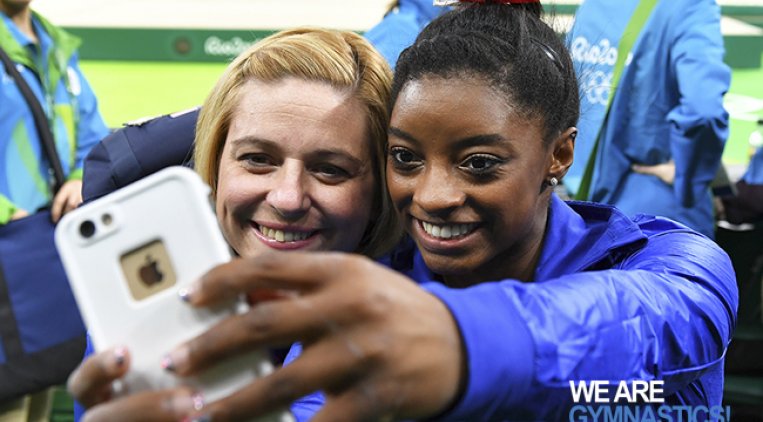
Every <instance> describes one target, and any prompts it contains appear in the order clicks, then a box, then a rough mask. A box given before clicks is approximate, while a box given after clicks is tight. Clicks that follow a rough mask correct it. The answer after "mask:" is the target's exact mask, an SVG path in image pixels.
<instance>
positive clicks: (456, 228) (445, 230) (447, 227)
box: [417, 220, 478, 240]
mask: <svg viewBox="0 0 763 422" xmlns="http://www.w3.org/2000/svg"><path fill="white" fill-rule="evenodd" d="M417 221H418V222H419V224H421V227H422V228H423V229H424V232H426V234H428V235H430V236H432V237H434V238H435V239H442V240H449V239H456V238H460V237H464V236H466V235H469V234H471V233H472V232H473V231H474V230H475V229H476V228H477V226H478V225H477V223H464V224H432V223H427V222H426V221H421V220H417Z"/></svg>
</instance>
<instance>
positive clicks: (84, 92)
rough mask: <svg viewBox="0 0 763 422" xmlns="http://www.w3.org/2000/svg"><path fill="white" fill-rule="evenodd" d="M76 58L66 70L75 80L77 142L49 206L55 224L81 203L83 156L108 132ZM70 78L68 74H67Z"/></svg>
mask: <svg viewBox="0 0 763 422" xmlns="http://www.w3.org/2000/svg"><path fill="white" fill-rule="evenodd" d="M77 62H78V58H77V55H75V56H74V57H73V58H72V59H71V61H70V62H69V69H70V70H71V71H72V72H73V73H74V74H75V75H76V78H77V79H78V81H76V85H77V86H78V88H79V89H78V91H79V92H78V93H75V95H77V110H76V113H77V120H76V122H77V128H76V134H77V139H76V140H72V142H74V143H75V151H74V163H72V167H71V171H70V172H69V174H68V176H67V180H66V183H64V185H63V186H61V189H60V190H59V191H58V193H57V194H56V196H55V198H53V203H52V206H51V217H52V219H53V221H54V222H57V221H58V220H59V219H60V218H61V216H63V215H64V214H65V213H67V212H69V211H71V210H73V209H74V208H76V207H77V206H79V204H80V203H82V166H83V161H84V159H85V156H86V155H87V154H88V153H89V152H90V150H91V149H92V148H93V146H94V145H95V144H97V143H98V142H99V141H100V140H101V139H103V138H104V137H105V136H106V135H108V133H109V129H108V128H107V127H106V124H105V123H104V121H103V117H101V114H100V112H99V111H98V101H97V99H96V97H95V93H94V92H93V90H92V88H91V87H90V84H89V83H88V82H87V79H85V76H84V75H83V74H82V71H81V70H80V68H79V65H78V64H77ZM68 77H71V75H68Z"/></svg>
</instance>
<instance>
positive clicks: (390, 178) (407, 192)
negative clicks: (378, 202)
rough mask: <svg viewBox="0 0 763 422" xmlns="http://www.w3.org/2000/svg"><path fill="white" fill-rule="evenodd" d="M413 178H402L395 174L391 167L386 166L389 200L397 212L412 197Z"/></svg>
mask: <svg viewBox="0 0 763 422" xmlns="http://www.w3.org/2000/svg"><path fill="white" fill-rule="evenodd" d="M413 179H414V178H413V177H410V176H409V177H403V176H401V175H399V174H397V173H395V171H394V169H393V168H392V166H387V190H388V191H389V196H390V199H392V203H393V204H394V205H395V208H397V209H398V210H399V209H400V208H401V207H402V206H403V204H404V203H405V202H407V201H408V200H410V198H411V197H412V196H413V185H414V184H415V183H414V180H413Z"/></svg>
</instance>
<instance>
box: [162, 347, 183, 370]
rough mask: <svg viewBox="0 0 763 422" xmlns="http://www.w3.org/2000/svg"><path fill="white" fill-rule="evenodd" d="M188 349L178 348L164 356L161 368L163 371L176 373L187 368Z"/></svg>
mask: <svg viewBox="0 0 763 422" xmlns="http://www.w3.org/2000/svg"><path fill="white" fill-rule="evenodd" d="M188 355H189V351H188V347H186V346H180V347H178V348H177V349H175V350H173V351H172V352H170V353H168V354H166V355H164V357H163V358H162V361H161V366H162V368H163V369H164V370H165V371H169V372H176V371H177V370H178V369H180V368H184V367H186V366H188V360H189V358H188Z"/></svg>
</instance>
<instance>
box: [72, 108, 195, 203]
mask: <svg viewBox="0 0 763 422" xmlns="http://www.w3.org/2000/svg"><path fill="white" fill-rule="evenodd" d="M198 116H199V110H198V109H195V110H193V111H190V112H187V113H182V114H179V115H178V114H171V115H166V116H162V117H158V118H156V119H152V120H149V121H147V122H145V123H142V124H139V125H128V126H125V127H123V128H121V129H119V130H117V131H115V132H113V133H112V134H110V135H109V136H107V137H106V138H104V139H103V140H102V141H101V142H99V143H98V144H97V145H95V147H93V149H92V150H91V151H90V154H88V156H87V157H86V158H85V163H84V175H83V177H82V197H83V200H84V201H85V202H88V201H92V200H93V199H96V198H99V197H101V196H103V195H106V194H108V193H110V192H113V191H115V190H117V189H119V188H121V187H123V186H126V185H128V184H130V183H132V182H134V181H136V180H138V179H140V178H143V177H145V176H147V175H149V174H152V173H154V172H156V171H158V170H161V169H163V168H165V167H169V166H176V165H187V164H189V163H190V160H191V158H192V156H193V141H194V135H195V131H196V120H197V118H198Z"/></svg>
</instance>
